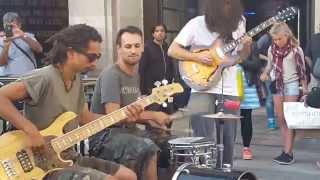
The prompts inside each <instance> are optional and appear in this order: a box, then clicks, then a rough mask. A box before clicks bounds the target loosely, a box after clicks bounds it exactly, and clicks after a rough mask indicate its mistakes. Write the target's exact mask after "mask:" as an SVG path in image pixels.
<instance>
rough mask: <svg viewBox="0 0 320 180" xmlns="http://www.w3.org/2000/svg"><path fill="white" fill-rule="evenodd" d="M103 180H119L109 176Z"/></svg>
mask: <svg viewBox="0 0 320 180" xmlns="http://www.w3.org/2000/svg"><path fill="white" fill-rule="evenodd" d="M105 180H119V179H118V178H116V177H114V176H109V175H107V176H106V177H105Z"/></svg>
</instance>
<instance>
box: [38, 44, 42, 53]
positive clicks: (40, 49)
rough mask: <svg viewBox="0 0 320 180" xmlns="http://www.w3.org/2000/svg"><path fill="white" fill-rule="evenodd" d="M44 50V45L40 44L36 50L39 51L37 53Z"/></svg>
mask: <svg viewBox="0 0 320 180" xmlns="http://www.w3.org/2000/svg"><path fill="white" fill-rule="evenodd" d="M42 51H43V48H42V46H41V45H40V44H39V45H38V47H37V48H36V52H37V53H42Z"/></svg>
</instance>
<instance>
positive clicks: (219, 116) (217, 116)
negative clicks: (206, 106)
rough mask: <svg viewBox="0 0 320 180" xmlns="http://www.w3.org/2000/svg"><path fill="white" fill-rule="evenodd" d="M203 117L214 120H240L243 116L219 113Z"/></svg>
mask: <svg viewBox="0 0 320 180" xmlns="http://www.w3.org/2000/svg"><path fill="white" fill-rule="evenodd" d="M203 117H206V118H212V119H240V118H242V116H238V115H234V114H225V113H224V112H218V113H215V114H207V115H203Z"/></svg>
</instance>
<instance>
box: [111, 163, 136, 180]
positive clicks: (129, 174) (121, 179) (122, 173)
mask: <svg viewBox="0 0 320 180" xmlns="http://www.w3.org/2000/svg"><path fill="white" fill-rule="evenodd" d="M114 176H115V177H116V179H117V180H137V175H136V173H135V172H133V171H132V170H131V169H129V168H127V167H124V166H120V168H119V170H118V172H117V173H116V174H115V175H114Z"/></svg>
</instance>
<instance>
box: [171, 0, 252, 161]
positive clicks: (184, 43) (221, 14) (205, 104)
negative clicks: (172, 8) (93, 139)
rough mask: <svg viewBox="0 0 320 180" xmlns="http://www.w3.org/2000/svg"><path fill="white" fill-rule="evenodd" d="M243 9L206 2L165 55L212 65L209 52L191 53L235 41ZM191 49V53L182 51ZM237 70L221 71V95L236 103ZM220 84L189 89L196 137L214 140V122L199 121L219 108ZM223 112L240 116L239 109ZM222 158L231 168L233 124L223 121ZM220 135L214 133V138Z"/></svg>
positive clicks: (227, 0)
mask: <svg viewBox="0 0 320 180" xmlns="http://www.w3.org/2000/svg"><path fill="white" fill-rule="evenodd" d="M242 13H243V8H242V6H241V3H240V0H210V1H207V4H206V9H205V14H204V15H202V16H198V17H195V18H193V19H191V20H190V21H189V22H188V23H187V24H186V25H185V26H184V27H183V28H182V30H181V31H180V32H179V34H178V36H177V37H176V38H175V40H174V41H173V43H172V44H171V45H170V47H169V50H168V54H169V55H170V56H172V57H174V58H175V59H178V60H189V61H195V62H200V63H203V64H208V65H209V64H211V63H212V58H211V55H210V53H209V52H208V53H201V54H199V53H194V51H193V50H196V49H200V48H201V49H202V48H210V47H211V46H212V44H213V43H214V42H215V40H217V39H218V38H220V39H222V40H223V41H225V42H228V41H230V40H233V39H238V38H239V37H241V36H242V35H244V33H245V19H244V17H243V16H242ZM250 44H251V38H249V37H244V39H243V41H242V45H241V46H242V48H241V47H237V48H236V50H235V52H233V53H234V54H238V56H239V57H238V58H239V59H242V60H243V59H246V57H247V56H248V55H249V52H250V50H249V49H250V48H249V47H250ZM185 47H190V49H191V51H188V50H186V49H185ZM236 74H237V69H236V67H235V66H231V67H227V68H225V70H224V71H223V75H222V76H223V81H224V82H223V95H224V98H225V99H230V100H238V93H237V82H236ZM221 87H222V83H221V81H220V82H218V83H217V84H216V85H214V86H212V87H211V88H210V89H209V90H207V91H201V92H199V91H196V90H194V89H193V90H192V94H191V97H190V101H189V104H188V108H190V110H191V112H192V113H193V115H192V116H191V121H192V128H193V131H194V135H195V136H201V137H210V138H214V137H213V129H214V121H212V120H209V119H204V118H202V116H201V115H203V114H212V113H216V112H217V110H219V109H220V108H221V107H220V106H221V105H220V104H219V105H218V106H217V105H216V103H215V102H216V100H217V98H220V95H221V94H222V90H221ZM224 112H226V113H232V114H239V110H233V111H232V110H227V109H225V110H224ZM223 128H224V135H223V144H224V147H225V148H224V156H223V163H227V164H231V165H232V158H233V145H234V139H235V132H236V122H235V121H225V122H224V127H223ZM218 134H219V133H218V132H217V135H218Z"/></svg>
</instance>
